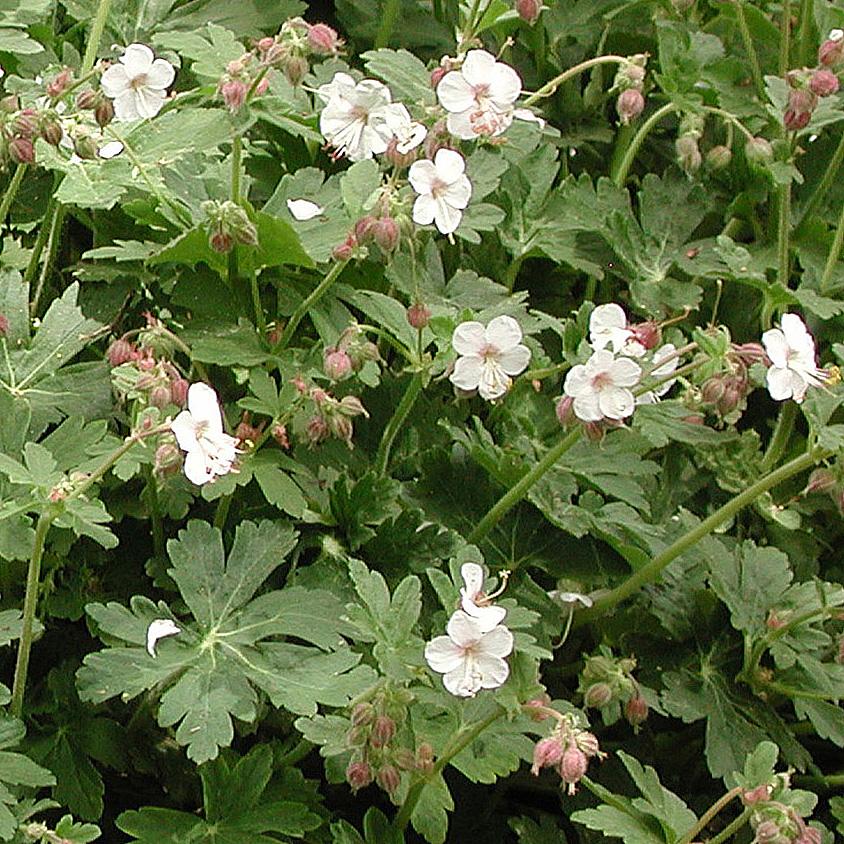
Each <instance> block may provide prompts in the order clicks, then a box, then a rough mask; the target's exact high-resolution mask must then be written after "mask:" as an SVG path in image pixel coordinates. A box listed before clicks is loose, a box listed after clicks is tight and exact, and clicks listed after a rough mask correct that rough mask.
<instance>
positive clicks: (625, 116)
mask: <svg viewBox="0 0 844 844" xmlns="http://www.w3.org/2000/svg"><path fill="white" fill-rule="evenodd" d="M647 62H648V57H647V54H645V53H639V54H637V55H635V56H630V57H628V59H627V61H626V62H625V63H623V64H622V65H621V66H620V67H619V69H618V71H617V73H616V74H615V80H614V82H613V90H614V91H618V92H619V94H618V99H617V100H616V102H615V110H616V111H617V112H618V119H619V122H620V123H621V124H622V125H624V126H626V125H627V124H628V123H631V122H632V121H633V120H635V119H636V118H637V117H638V116H639V115H640V114H641V113H642V112H643V111H644V110H645V95H644V93H643V91H644V87H645V65H646V64H647Z"/></svg>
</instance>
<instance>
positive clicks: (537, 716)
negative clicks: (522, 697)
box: [524, 694, 551, 722]
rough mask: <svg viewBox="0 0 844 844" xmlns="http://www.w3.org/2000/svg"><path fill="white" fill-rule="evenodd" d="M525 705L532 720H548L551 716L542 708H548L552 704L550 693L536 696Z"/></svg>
mask: <svg viewBox="0 0 844 844" xmlns="http://www.w3.org/2000/svg"><path fill="white" fill-rule="evenodd" d="M524 706H525V707H526V708H527V709H528V714H529V715H530V720H531V721H537V722H539V721H547V720H548V719H549V718H550V717H551V716H550V715H548V714H546V713H545V712H543V711H542V710H544V709H548V708H550V706H551V697H550V695H547V694H546V695H543V696H542V697H535V698H533V699H532V700H529V701H527V702H526V703H525V704H524Z"/></svg>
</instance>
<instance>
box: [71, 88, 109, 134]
mask: <svg viewBox="0 0 844 844" xmlns="http://www.w3.org/2000/svg"><path fill="white" fill-rule="evenodd" d="M76 107H77V108H78V109H79V110H80V111H92V112H93V113H94V120H96V121H97V125H98V126H99V127H100V128H103V127H105V126H108V124H109V123H111V121H112V120H114V104H113V102H112V100H110V99H109V98H108V97H107V96H106V95H105V94H104V93H103V91H102V89H101V88H87V89H86V90H84V91H81V92H80V93H79V95H78V96H77V97H76Z"/></svg>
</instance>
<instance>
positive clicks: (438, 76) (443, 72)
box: [431, 67, 448, 88]
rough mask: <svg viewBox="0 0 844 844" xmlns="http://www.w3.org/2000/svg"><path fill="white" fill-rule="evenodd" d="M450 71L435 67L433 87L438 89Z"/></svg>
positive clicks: (432, 72)
mask: <svg viewBox="0 0 844 844" xmlns="http://www.w3.org/2000/svg"><path fill="white" fill-rule="evenodd" d="M446 73H448V71H447V70H446V69H445V68H444V67H435V68H434V69H433V70H432V71H431V87H432V88H436V87H437V85H439V84H440V82H441V81H442V78H443V76H445V75H446Z"/></svg>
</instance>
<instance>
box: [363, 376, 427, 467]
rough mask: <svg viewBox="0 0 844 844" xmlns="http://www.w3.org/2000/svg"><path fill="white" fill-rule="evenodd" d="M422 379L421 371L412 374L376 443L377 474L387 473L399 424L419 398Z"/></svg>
mask: <svg viewBox="0 0 844 844" xmlns="http://www.w3.org/2000/svg"><path fill="white" fill-rule="evenodd" d="M423 380H424V375H423V373H422V372H417V373H415V374H414V375H413V377H412V378H411V379H410V383H409V384H408V385H407V389H406V390H405V393H404V395H403V396H402V399H401V401H400V402H399V406H398V407H397V408H396V412H395V413H394V414H393V416H392V418H391V419H390V421H389V422H388V423H387V427H386V428H384V433H383V434H382V436H381V442H380V444H379V445H378V454H377V456H376V458H375V471H376V473H377V474H379V475H384V474H386V473H387V466H388V465H389V462H390V449H391V448H392V447H393V442H394V441H395V439H396V435H397V434H398V432H399V430H401V426H402V425H404V423H405V421H406V419H407V415H408V414H409V413H410V411H411V410H412V409H413V405H414V404H416V399H418V398H419V394H420V393H421V392H422V386H423Z"/></svg>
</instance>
